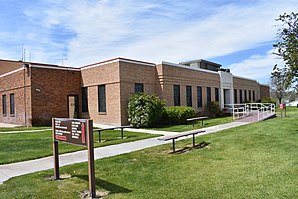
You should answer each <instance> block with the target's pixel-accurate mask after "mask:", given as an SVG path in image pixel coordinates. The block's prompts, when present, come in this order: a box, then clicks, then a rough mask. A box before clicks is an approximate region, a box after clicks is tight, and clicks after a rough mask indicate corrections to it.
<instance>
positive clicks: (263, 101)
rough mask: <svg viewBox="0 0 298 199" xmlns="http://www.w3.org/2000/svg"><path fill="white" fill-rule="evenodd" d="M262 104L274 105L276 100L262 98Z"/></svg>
mask: <svg viewBox="0 0 298 199" xmlns="http://www.w3.org/2000/svg"><path fill="white" fill-rule="evenodd" d="M261 102H262V103H272V104H276V99H272V98H270V97H264V98H262V99H261Z"/></svg>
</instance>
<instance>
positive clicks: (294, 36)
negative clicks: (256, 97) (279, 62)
mask: <svg viewBox="0 0 298 199" xmlns="http://www.w3.org/2000/svg"><path fill="white" fill-rule="evenodd" d="M297 20H298V13H294V12H292V13H291V14H287V13H284V14H282V15H280V16H279V18H278V19H276V21H280V22H281V23H282V24H281V25H280V26H279V27H280V28H279V29H278V32H277V36H278V41H277V43H276V44H274V45H273V47H275V48H276V50H277V51H276V53H275V54H276V55H278V56H279V57H281V58H282V59H283V60H284V63H285V65H284V71H283V72H284V74H285V76H286V78H285V86H286V87H287V88H288V87H290V86H291V84H292V83H295V82H296V83H298V22H297Z"/></svg>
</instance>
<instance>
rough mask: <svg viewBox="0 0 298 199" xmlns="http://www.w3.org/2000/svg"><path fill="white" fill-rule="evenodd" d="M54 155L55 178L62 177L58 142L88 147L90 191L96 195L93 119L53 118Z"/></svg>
mask: <svg viewBox="0 0 298 199" xmlns="http://www.w3.org/2000/svg"><path fill="white" fill-rule="evenodd" d="M52 131H53V132H52V134H53V155H54V178H55V179H56V180H58V179H60V172H59V152H58V142H66V143H70V144H76V145H82V146H87V147H88V176H89V192H90V196H91V198H95V197H96V190H95V168H94V146H93V121H92V120H85V119H69V118H53V119H52Z"/></svg>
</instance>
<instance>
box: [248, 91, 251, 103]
mask: <svg viewBox="0 0 298 199" xmlns="http://www.w3.org/2000/svg"><path fill="white" fill-rule="evenodd" d="M248 99H249V101H251V90H249V91H248Z"/></svg>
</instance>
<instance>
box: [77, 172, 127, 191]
mask: <svg viewBox="0 0 298 199" xmlns="http://www.w3.org/2000/svg"><path fill="white" fill-rule="evenodd" d="M73 177H78V178H80V179H82V180H86V181H87V182H88V181H89V179H88V175H74V176H73ZM95 182H96V185H97V186H99V187H101V188H103V189H105V190H107V191H108V192H109V193H130V192H132V190H130V189H127V188H125V187H122V186H119V185H117V184H114V183H111V182H108V181H105V180H102V179H99V178H96V179H95Z"/></svg>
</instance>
